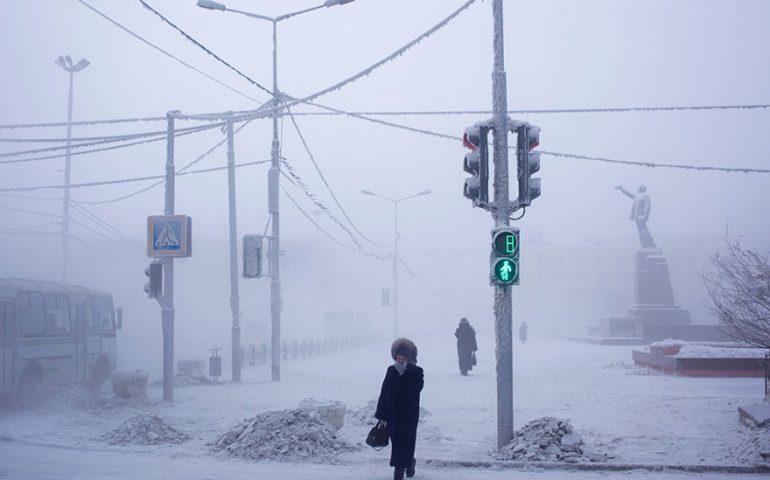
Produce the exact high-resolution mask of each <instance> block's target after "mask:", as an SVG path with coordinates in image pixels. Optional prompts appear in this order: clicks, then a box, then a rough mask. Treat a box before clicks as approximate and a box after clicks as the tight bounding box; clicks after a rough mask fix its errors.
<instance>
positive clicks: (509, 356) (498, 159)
mask: <svg viewBox="0 0 770 480" xmlns="http://www.w3.org/2000/svg"><path fill="white" fill-rule="evenodd" d="M492 14H493V16H494V33H493V42H492V46H493V49H494V68H493V70H492V111H493V120H492V122H493V132H494V153H493V155H494V156H493V162H494V166H495V178H494V190H495V193H494V202H495V205H497V208H495V209H493V210H492V218H494V220H495V227H501V226H508V225H510V218H509V198H508V196H509V195H508V130H509V129H508V95H507V85H506V75H505V57H504V37H503V0H494V1H493V3H492ZM494 289H495V294H494V295H495V301H494V310H495V343H496V351H495V356H496V357H497V358H496V360H497V448H498V449H500V448H502V447H503V446H505V445H507V444H508V443H509V442H510V441H511V440H512V439H513V305H512V299H511V287H510V285H495V287H494Z"/></svg>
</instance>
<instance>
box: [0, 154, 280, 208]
mask: <svg viewBox="0 0 770 480" xmlns="http://www.w3.org/2000/svg"><path fill="white" fill-rule="evenodd" d="M264 163H270V160H262V161H257V162H246V163H238V164H236V165H235V168H241V167H251V166H254V165H261V164H264ZM221 170H227V167H226V166H225V167H213V168H204V169H201V170H191V171H189V172H178V173H177V174H176V175H177V176H182V175H193V174H199V173H210V172H217V171H221ZM159 178H163V179H165V178H166V176H165V175H150V176H147V177H134V178H122V179H117V180H103V181H100V182H84V183H72V184H70V186H69V187H70V188H88V187H101V186H105V185H117V184H122V183H134V182H144V181H148V180H157V179H159ZM63 188H66V186H65V185H37V186H33V187H9V188H0V192H28V191H34V190H59V189H63ZM78 203H82V204H93V203H94V202H91V203H89V202H84V201H82V200H79V201H78Z"/></svg>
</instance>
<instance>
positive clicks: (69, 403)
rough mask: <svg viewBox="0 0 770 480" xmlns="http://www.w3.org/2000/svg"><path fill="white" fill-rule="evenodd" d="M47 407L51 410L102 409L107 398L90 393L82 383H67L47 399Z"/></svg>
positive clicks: (90, 410) (105, 404)
mask: <svg viewBox="0 0 770 480" xmlns="http://www.w3.org/2000/svg"><path fill="white" fill-rule="evenodd" d="M46 405H47V407H48V408H50V409H51V410H57V411H60V410H73V409H77V410H85V411H89V412H93V411H98V410H103V409H104V408H105V407H106V406H107V400H105V399H104V398H102V397H101V396H99V395H95V394H93V393H91V391H90V390H88V389H87V388H86V387H84V386H82V385H68V386H66V387H64V388H63V389H62V390H61V391H59V392H58V393H57V394H56V395H55V396H54V397H53V398H51V399H50V400H48V402H47V404H46Z"/></svg>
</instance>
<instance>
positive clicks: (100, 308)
mask: <svg viewBox="0 0 770 480" xmlns="http://www.w3.org/2000/svg"><path fill="white" fill-rule="evenodd" d="M93 306H94V308H93V315H91V321H90V322H89V325H88V327H89V328H88V330H89V331H91V332H101V333H112V332H113V331H114V329H113V325H112V299H111V298H108V297H93Z"/></svg>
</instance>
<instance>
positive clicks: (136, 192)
mask: <svg viewBox="0 0 770 480" xmlns="http://www.w3.org/2000/svg"><path fill="white" fill-rule="evenodd" d="M249 123H250V122H245V123H244V124H243V125H241V126H239V127H238V128H236V129H235V130H234V131H233V136H235V135H237V134H238V132H240V131H241V130H243V129H244V128H245V127H246V125H248V124H249ZM225 142H227V137H225V138H223V139H222V140H220V141H219V142H217V143H216V144H215V145H214V146H213V147H211V148H209V149H208V150H206V151H205V152H203V153H202V154H201V155H198V156H197V157H196V158H194V159H193V160H192V161H190V162H188V163H187V164H186V165H185V166H183V167H182V168H180V169H178V170H177V174H179V173H181V172H184V171H186V170H187V169H188V168H190V167H192V166H193V165H195V164H197V163H198V162H200V161H201V160H203V159H204V158H206V157H207V156H209V155H210V154H212V153H213V152H214V151H215V150H216V149H217V148H219V147H221V146H222V145H224V144H225ZM163 178H165V177H163ZM162 184H163V180H160V181H157V182H155V183H153V184H151V185H148V186H146V187H143V188H140V189H139V190H136V191H134V192H131V193H128V194H125V195H120V196H118V197H114V198H110V199H107V200H97V201H81V202H80V203H85V204H89V205H103V204H105V203H114V202H119V201H121V200H126V199H128V198H131V197H134V196H136V195H139V194H140V193H144V192H146V191H148V190H152V189H153V188H155V187H157V186H159V185H162Z"/></svg>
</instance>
